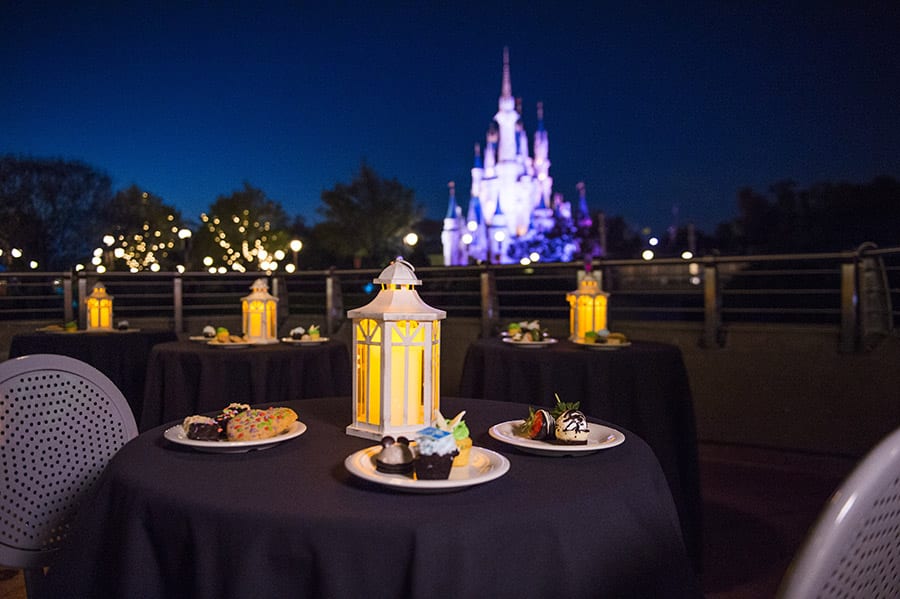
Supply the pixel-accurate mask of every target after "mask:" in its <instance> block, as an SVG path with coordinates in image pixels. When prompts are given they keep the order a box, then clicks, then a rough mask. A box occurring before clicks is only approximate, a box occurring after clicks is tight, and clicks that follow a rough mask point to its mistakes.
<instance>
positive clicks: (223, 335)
mask: <svg viewBox="0 0 900 599" xmlns="http://www.w3.org/2000/svg"><path fill="white" fill-rule="evenodd" d="M230 340H231V333H229V332H228V329H226V328H225V327H219V328H217V329H216V341H218V342H219V343H228V342H229V341H230Z"/></svg>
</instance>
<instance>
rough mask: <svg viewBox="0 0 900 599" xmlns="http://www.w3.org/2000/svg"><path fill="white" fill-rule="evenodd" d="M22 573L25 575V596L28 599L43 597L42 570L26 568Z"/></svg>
mask: <svg viewBox="0 0 900 599" xmlns="http://www.w3.org/2000/svg"><path fill="white" fill-rule="evenodd" d="M22 573H23V574H24V575H25V596H26V597H27V598H28V599H41V598H42V597H44V596H45V593H44V569H43V568H27V569H25V570H22Z"/></svg>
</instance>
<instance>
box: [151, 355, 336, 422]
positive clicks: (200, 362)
mask: <svg viewBox="0 0 900 599" xmlns="http://www.w3.org/2000/svg"><path fill="white" fill-rule="evenodd" d="M350 376H351V375H350V357H349V353H348V351H347V346H346V345H344V344H343V343H341V342H340V341H334V340H330V341H324V342H322V343H316V344H310V345H305V344H304V345H298V344H284V343H276V344H272V345H260V346H253V347H246V348H237V349H226V348H221V347H211V346H208V345H206V344H204V343H200V342H193V341H180V342H176V343H163V344H160V345H157V346H156V347H154V348H153V352H152V353H151V354H150V359H149V361H148V363H147V385H146V388H145V390H144V411H143V413H142V415H141V419H140V429H141V430H147V429H149V428H152V427H154V426H157V425H159V424H162V423H164V422H168V421H170V420H177V419H181V418H184V417H185V416H189V415H191V414H198V413H201V412H211V411H214V410H218V409H221V408H222V407H224V406H226V405H228V404H229V403H231V402H238V403H248V404H258V403H278V402H285V401H289V400H292V399H305V398H310V397H335V396H338V395H349V394H350V393H351V388H352V379H351V378H350Z"/></svg>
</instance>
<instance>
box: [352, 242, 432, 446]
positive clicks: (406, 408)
mask: <svg viewBox="0 0 900 599" xmlns="http://www.w3.org/2000/svg"><path fill="white" fill-rule="evenodd" d="M373 282H374V283H378V284H380V285H381V291H379V292H378V295H377V296H375V299H373V300H372V301H371V302H369V303H368V304H366V305H365V306H363V307H361V308H356V309H355V310H349V311H348V312H347V317H348V318H351V319H352V320H353V348H352V352H353V356H354V362H355V364H354V372H353V423H352V424H350V425H348V426H347V434H348V435H353V436H355V437H364V438H366V439H375V440H380V439H381V438H382V437H383V436H385V435H392V436H400V435H405V436H409V437H410V438H411V437H412V435H413V434H414V433H415V432H416V431H418V430H419V429H421V428H424V427H426V426H431V424H432V423H433V421H434V417H435V414H437V412H438V411H439V410H440V391H439V388H440V347H441V329H440V321H441V320H442V319H444V318H445V317H446V316H447V313H446V312H445V311H443V310H438V309H436V308H432V307H431V306H429V305H428V304H426V303H425V302H423V301H422V299H421V298H420V297H419V294H418V293H417V292H416V290H415V289H414V288H413V286H414V285H421V284H422V281H420V280H419V279H417V278H416V276H415V269H414V268H413V266H412V265H411V264H410V263H409V262H406V261H405V260H403V258H400V257H398V258H397V259H396V260H394V261H393V262H391V263H390V265H389V266H388V267H387V268H385V269H384V270H383V271H382V272H381V274H380V275H379V276H378V278H377V279H374V280H373Z"/></svg>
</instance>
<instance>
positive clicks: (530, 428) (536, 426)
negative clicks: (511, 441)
mask: <svg viewBox="0 0 900 599" xmlns="http://www.w3.org/2000/svg"><path fill="white" fill-rule="evenodd" d="M518 432H519V434H520V435H522V436H523V437H527V438H529V439H535V440H537V441H543V440H544V439H553V436H554V435H555V434H556V419H555V418H554V417H553V415H552V414H550V412H548V411H547V410H545V409H543V408H538V409H537V410H535V409H534V408H531V407H529V408H528V418H526V419H525V421H524V422H523V423H522V425H521V426H520V427H519V431H518Z"/></svg>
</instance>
